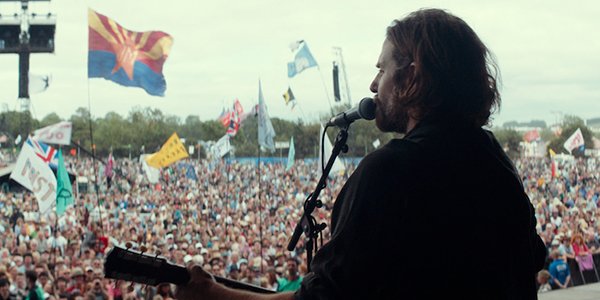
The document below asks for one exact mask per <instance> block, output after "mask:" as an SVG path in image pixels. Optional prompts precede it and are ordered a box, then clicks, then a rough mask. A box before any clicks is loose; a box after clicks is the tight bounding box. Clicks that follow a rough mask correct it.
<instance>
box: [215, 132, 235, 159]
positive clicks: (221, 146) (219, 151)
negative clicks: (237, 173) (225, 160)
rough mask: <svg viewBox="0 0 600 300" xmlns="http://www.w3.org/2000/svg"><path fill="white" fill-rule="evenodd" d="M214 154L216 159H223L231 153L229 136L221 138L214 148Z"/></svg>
mask: <svg viewBox="0 0 600 300" xmlns="http://www.w3.org/2000/svg"><path fill="white" fill-rule="evenodd" d="M211 150H212V153H213V155H214V157H218V158H221V157H223V156H225V155H226V154H227V153H229V151H231V144H230V143H229V135H224V136H223V137H222V138H220V139H219V140H218V141H217V142H216V143H215V144H214V146H212V149H211Z"/></svg>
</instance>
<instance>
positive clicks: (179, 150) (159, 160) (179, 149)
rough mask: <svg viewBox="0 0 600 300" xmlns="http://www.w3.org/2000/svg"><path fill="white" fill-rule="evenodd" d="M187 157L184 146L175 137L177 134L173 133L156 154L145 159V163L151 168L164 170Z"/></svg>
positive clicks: (177, 137)
mask: <svg viewBox="0 0 600 300" xmlns="http://www.w3.org/2000/svg"><path fill="white" fill-rule="evenodd" d="M188 156H189V155H188V153H187V151H186V150H185V146H184V145H183V143H181V140H180V139H179V136H177V132H174V133H173V134H172V135H171V137H169V139H168V140H167V142H166V143H164V145H162V147H160V150H159V151H158V152H156V153H154V154H153V155H152V156H151V157H147V158H146V162H147V163H148V165H150V166H151V167H155V168H164V167H166V166H169V165H171V164H172V163H174V162H176V161H178V160H180V159H182V158H186V157H188Z"/></svg>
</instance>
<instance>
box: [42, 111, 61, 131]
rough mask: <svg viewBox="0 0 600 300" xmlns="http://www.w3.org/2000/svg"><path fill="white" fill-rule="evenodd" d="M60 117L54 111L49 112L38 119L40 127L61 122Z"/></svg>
mask: <svg viewBox="0 0 600 300" xmlns="http://www.w3.org/2000/svg"><path fill="white" fill-rule="evenodd" d="M61 121H62V119H61V118H60V117H59V116H58V115H57V114H56V113H54V112H53V113H49V114H48V115H46V116H45V117H44V118H43V119H42V120H41V121H40V128H41V127H46V126H48V125H52V124H56V123H58V122H61Z"/></svg>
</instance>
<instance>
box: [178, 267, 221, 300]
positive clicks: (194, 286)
mask: <svg viewBox="0 0 600 300" xmlns="http://www.w3.org/2000/svg"><path fill="white" fill-rule="evenodd" d="M188 271H189V272H190V281H189V282H188V283H186V284H184V285H179V286H177V291H176V294H175V298H176V299H178V300H198V299H210V298H211V297H210V296H209V292H210V289H211V287H213V286H214V285H215V284H217V283H216V281H215V278H214V277H213V276H212V275H211V274H210V273H208V272H206V271H204V270H203V269H202V267H200V266H199V265H192V266H190V267H189V268H188Z"/></svg>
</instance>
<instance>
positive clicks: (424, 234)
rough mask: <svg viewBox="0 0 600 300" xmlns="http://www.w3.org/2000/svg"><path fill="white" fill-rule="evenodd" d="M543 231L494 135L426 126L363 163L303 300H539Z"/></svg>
mask: <svg viewBox="0 0 600 300" xmlns="http://www.w3.org/2000/svg"><path fill="white" fill-rule="evenodd" d="M535 225H536V220H535V216H534V211H533V207H532V206H531V204H530V201H529V198H528V197H527V195H526V194H525V191H524V189H523V186H522V183H521V181H520V179H519V176H518V174H517V171H516V170H515V168H514V166H513V165H512V163H511V161H510V160H509V158H508V157H507V156H506V155H505V153H504V152H503V150H502V148H501V147H500V145H499V144H498V142H497V141H496V139H495V138H494V137H493V135H492V133H491V132H489V131H486V130H483V129H481V128H475V127H473V126H469V125H467V124H466V123H463V122H459V121H452V122H449V121H440V120H438V121H426V120H423V121H421V122H419V124H418V125H417V126H416V128H414V129H413V130H412V131H411V132H409V133H408V134H407V135H406V136H405V137H404V138H403V139H395V140H392V141H390V142H389V143H388V144H387V145H385V146H384V147H382V148H381V149H379V150H376V151H374V152H373V153H371V154H369V155H367V156H366V157H365V158H364V159H363V160H362V161H361V163H360V164H359V166H358V167H357V169H356V171H355V172H354V173H353V174H352V176H351V177H350V178H349V179H348V181H347V182H346V184H345V185H344V187H343V188H342V190H341V192H340V194H339V195H338V197H337V200H336V202H335V205H334V209H333V214H332V221H331V230H332V238H331V240H330V242H329V243H327V244H325V245H324V246H323V247H322V248H321V249H319V251H318V252H317V254H316V255H315V257H314V260H313V262H312V265H311V269H312V271H313V272H311V273H309V274H307V276H306V277H305V279H304V281H303V283H302V287H301V289H300V290H299V291H298V292H297V293H296V295H295V297H296V299H298V300H300V299H302V300H307V299H471V298H476V299H535V298H536V297H537V294H536V292H537V291H536V284H535V274H536V273H537V271H538V270H540V269H541V267H542V265H543V263H544V258H545V256H546V248H545V247H544V244H543V242H542V240H541V239H540V238H539V236H538V235H537V234H536V232H535ZM440 245H441V246H440Z"/></svg>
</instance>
